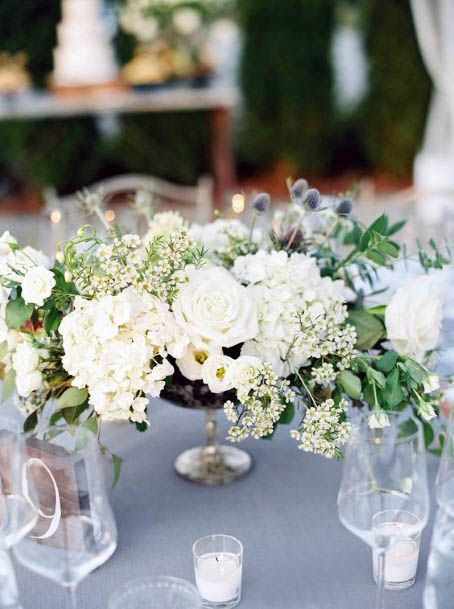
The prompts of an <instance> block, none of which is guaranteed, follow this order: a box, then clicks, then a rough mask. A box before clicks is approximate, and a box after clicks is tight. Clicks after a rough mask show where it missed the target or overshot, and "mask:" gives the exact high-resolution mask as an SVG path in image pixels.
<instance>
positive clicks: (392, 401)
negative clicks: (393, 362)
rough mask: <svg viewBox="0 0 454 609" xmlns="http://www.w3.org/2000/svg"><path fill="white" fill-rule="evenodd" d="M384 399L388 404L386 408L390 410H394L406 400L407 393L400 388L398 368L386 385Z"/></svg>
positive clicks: (389, 377)
mask: <svg viewBox="0 0 454 609" xmlns="http://www.w3.org/2000/svg"><path fill="white" fill-rule="evenodd" d="M383 398H384V401H385V403H386V407H387V408H388V409H389V410H394V409H395V408H396V407H397V406H398V405H399V404H400V403H401V402H403V401H404V400H405V393H404V392H403V390H402V387H401V386H400V380H399V370H398V369H397V368H394V370H393V371H392V372H391V374H390V375H389V376H388V378H387V379H386V384H385V387H384V390H383Z"/></svg>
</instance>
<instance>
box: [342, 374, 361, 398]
mask: <svg viewBox="0 0 454 609" xmlns="http://www.w3.org/2000/svg"><path fill="white" fill-rule="evenodd" d="M337 383H338V384H339V385H341V387H342V388H343V389H344V391H345V393H346V394H347V395H348V396H350V397H351V398H353V399H354V400H358V399H359V397H360V395H361V380H360V378H359V377H358V376H356V374H353V372H350V370H342V371H341V372H339V374H338V375H337Z"/></svg>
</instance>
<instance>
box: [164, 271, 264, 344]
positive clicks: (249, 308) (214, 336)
mask: <svg viewBox="0 0 454 609" xmlns="http://www.w3.org/2000/svg"><path fill="white" fill-rule="evenodd" d="M173 310H174V313H175V317H176V319H177V321H178V323H179V324H180V325H181V327H182V328H183V329H184V330H185V332H186V333H187V334H188V335H189V336H191V338H192V339H193V342H194V340H197V338H198V337H199V338H200V339H201V341H203V342H205V343H207V344H209V345H215V346H219V347H233V346H234V345H237V344H239V343H241V342H244V341H245V340H248V339H251V338H254V337H255V335H256V334H257V330H258V325H257V305H256V301H255V298H254V296H253V294H252V293H251V292H248V290H247V289H246V288H245V287H243V286H242V285H240V284H239V283H238V282H237V281H236V280H235V279H234V278H233V277H232V275H231V274H230V273H229V272H228V271H227V270H226V269H223V268H221V267H211V268H205V269H199V270H196V271H194V272H193V273H192V274H191V276H190V278H189V281H188V282H187V283H186V284H183V285H182V286H181V288H180V291H179V294H178V296H177V298H176V300H175V302H174V303H173Z"/></svg>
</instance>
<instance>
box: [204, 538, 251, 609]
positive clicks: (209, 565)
mask: <svg viewBox="0 0 454 609" xmlns="http://www.w3.org/2000/svg"><path fill="white" fill-rule="evenodd" d="M193 553H194V569H195V581H196V584H197V588H198V590H199V593H200V596H201V597H202V599H203V601H204V606H205V607H236V606H237V605H238V603H239V602H240V599H241V579H242V570H243V546H242V545H241V543H240V542H239V541H238V540H237V539H235V538H234V537H230V536H229V535H209V536H208V537H202V539H199V540H198V541H196V542H195V544H194V548H193Z"/></svg>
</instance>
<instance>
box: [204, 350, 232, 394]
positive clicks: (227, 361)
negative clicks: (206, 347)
mask: <svg viewBox="0 0 454 609" xmlns="http://www.w3.org/2000/svg"><path fill="white" fill-rule="evenodd" d="M233 362H234V360H233V359H232V358H231V357H228V356H227V355H210V356H209V357H208V358H207V359H206V360H205V362H204V363H203V366H202V380H203V382H204V383H205V384H206V385H208V388H209V390H210V391H211V392H212V393H222V392H223V391H228V390H229V389H232V387H233V383H232V372H233Z"/></svg>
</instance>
